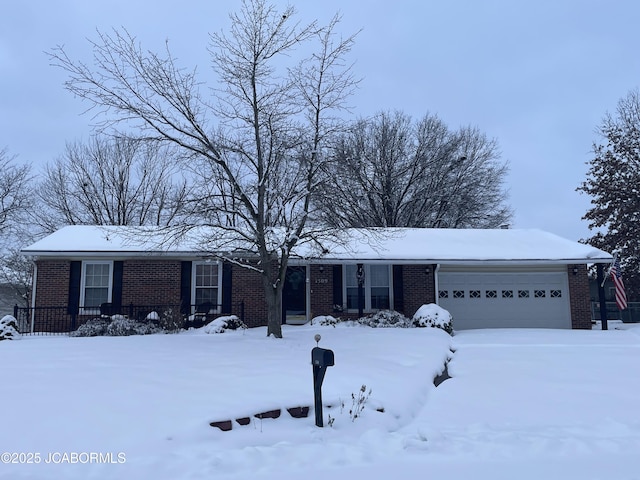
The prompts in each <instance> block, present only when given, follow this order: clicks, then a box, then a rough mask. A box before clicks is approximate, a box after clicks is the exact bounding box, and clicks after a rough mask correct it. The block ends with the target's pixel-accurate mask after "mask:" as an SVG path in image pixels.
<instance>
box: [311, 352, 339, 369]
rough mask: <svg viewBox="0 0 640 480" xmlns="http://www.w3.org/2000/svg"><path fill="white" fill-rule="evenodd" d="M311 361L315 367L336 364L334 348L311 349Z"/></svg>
mask: <svg viewBox="0 0 640 480" xmlns="http://www.w3.org/2000/svg"><path fill="white" fill-rule="evenodd" d="M311 363H312V364H313V366H314V367H333V366H334V365H335V363H334V358H333V350H328V349H326V348H320V347H315V348H314V349H313V350H311Z"/></svg>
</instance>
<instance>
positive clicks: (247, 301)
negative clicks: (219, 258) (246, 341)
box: [231, 265, 267, 328]
mask: <svg viewBox="0 0 640 480" xmlns="http://www.w3.org/2000/svg"><path fill="white" fill-rule="evenodd" d="M231 286H232V294H231V302H232V303H233V304H234V305H236V304H237V303H239V302H244V323H246V324H247V326H248V327H250V328H251V327H259V326H264V325H266V324H267V302H266V300H265V297H264V287H263V286H262V277H261V275H260V273H258V272H256V271H253V270H250V269H248V268H243V267H240V266H238V265H234V266H233V270H232V275H231Z"/></svg>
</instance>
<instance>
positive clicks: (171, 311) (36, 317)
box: [13, 302, 244, 335]
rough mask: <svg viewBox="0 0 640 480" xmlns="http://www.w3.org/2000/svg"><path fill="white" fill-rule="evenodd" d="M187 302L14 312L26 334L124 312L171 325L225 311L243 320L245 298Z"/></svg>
mask: <svg viewBox="0 0 640 480" xmlns="http://www.w3.org/2000/svg"><path fill="white" fill-rule="evenodd" d="M184 310H185V306H184V305H169V304H166V305H157V304H156V305H136V304H133V303H130V304H129V305H122V306H115V305H112V304H102V305H101V306H100V307H80V308H79V309H78V313H69V308H68V307H66V306H65V307H20V306H18V305H15V306H14V307H13V316H14V317H15V319H16V321H17V324H18V331H19V332H20V333H21V334H23V335H65V334H69V333H71V332H73V331H75V330H77V329H78V327H79V326H80V325H82V324H84V323H85V322H87V321H88V320H91V319H93V318H97V317H111V316H113V315H123V316H125V317H127V318H131V319H134V320H137V321H140V322H152V323H156V324H159V325H163V324H169V325H171V328H172V329H175V328H189V327H196V328H198V327H201V326H203V325H205V324H206V323H208V322H209V321H211V320H213V319H214V318H217V317H219V316H222V315H236V316H237V317H238V318H240V320H242V321H243V322H244V302H238V303H236V304H234V305H233V306H232V308H231V311H229V312H225V311H223V310H222V308H221V305H216V304H211V303H207V304H201V305H189V308H188V311H189V313H184Z"/></svg>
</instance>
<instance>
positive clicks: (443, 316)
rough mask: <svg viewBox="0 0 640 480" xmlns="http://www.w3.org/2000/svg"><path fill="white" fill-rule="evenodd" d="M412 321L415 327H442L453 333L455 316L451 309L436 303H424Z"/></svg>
mask: <svg viewBox="0 0 640 480" xmlns="http://www.w3.org/2000/svg"><path fill="white" fill-rule="evenodd" d="M412 323H413V325H414V326H415V327H435V328H441V329H442V330H444V331H445V332H447V333H448V334H449V335H453V317H452V316H451V314H450V313H449V311H447V310H445V309H444V308H442V307H440V306H439V305H436V304H435V303H429V304H427V305H422V306H421V307H420V308H419V309H418V311H417V312H416V313H415V315H414V316H413V320H412Z"/></svg>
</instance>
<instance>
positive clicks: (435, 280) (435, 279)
mask: <svg viewBox="0 0 640 480" xmlns="http://www.w3.org/2000/svg"><path fill="white" fill-rule="evenodd" d="M439 271H440V264H439V263H436V268H435V269H434V270H433V290H434V292H433V296H434V297H435V304H436V305H440V304H439V303H438V301H439V300H440V299H439V298H438V272H439Z"/></svg>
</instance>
